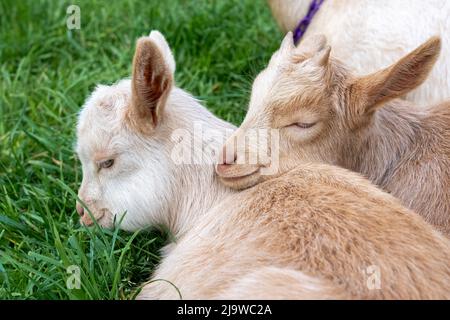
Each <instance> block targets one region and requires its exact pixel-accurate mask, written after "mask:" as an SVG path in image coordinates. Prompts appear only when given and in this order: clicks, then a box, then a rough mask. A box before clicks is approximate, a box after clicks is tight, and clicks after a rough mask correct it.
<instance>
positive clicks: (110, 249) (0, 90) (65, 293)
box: [0, 0, 281, 299]
mask: <svg viewBox="0 0 450 320" xmlns="http://www.w3.org/2000/svg"><path fill="white" fill-rule="evenodd" d="M70 4H77V5H79V6H80V8H81V30H73V31H69V30H67V27H66V17H67V15H66V8H67V7H68V5H70ZM151 29H159V30H160V31H161V32H163V34H164V35H165V36H166V37H167V39H168V41H169V43H170V45H171V47H172V49H173V50H174V54H175V58H176V61H177V74H176V80H177V85H178V86H180V87H182V88H184V89H186V90H188V91H190V92H191V93H193V94H194V95H196V96H197V97H199V98H200V99H202V100H204V101H205V103H206V104H207V106H208V108H209V109H210V110H212V111H213V112H214V113H215V114H216V115H218V116H219V117H222V118H223V119H225V120H228V121H231V122H233V123H235V124H239V122H240V121H241V120H242V118H243V116H244V114H245V109H246V103H247V101H248V94H249V91H250V85H251V80H252V78H253V77H254V75H255V74H256V73H257V72H258V71H259V70H260V69H261V68H262V67H263V65H264V64H265V63H266V62H267V61H268V59H269V57H270V55H271V53H272V52H273V51H274V50H275V49H276V47H277V45H278V43H279V40H280V39H281V34H280V33H279V31H278V30H277V28H276V26H275V24H274V22H273V19H272V17H271V16H270V11H269V9H268V7H267V5H266V2H265V1H263V0H221V1H219V0H214V1H213V0H211V1H206V0H204V1H202V0H190V1H187V0H172V1H161V0H154V1H141V2H138V1H83V2H81V1H69V2H65V1H64V2H62V1H52V0H49V1H34V0H33V1H32V0H29V1H17V0H11V1H10V0H6V1H5V0H2V1H1V2H0V62H1V67H0V79H1V81H0V298H2V299H130V298H133V296H134V295H135V294H136V292H137V289H138V287H139V284H141V283H142V282H143V281H145V280H146V279H148V277H149V276H150V274H151V272H152V269H153V268H154V267H155V265H156V264H157V263H158V260H159V256H158V250H159V248H161V246H162V245H163V244H164V241H165V236H164V235H162V234H160V233H158V232H156V231H145V232H140V233H136V234H127V233H124V232H121V231H117V230H115V231H107V230H100V229H98V228H93V229H87V228H84V227H82V226H80V224H79V222H78V217H77V214H76V212H75V199H76V192H77V188H78V186H79V184H80V180H81V169H80V165H79V163H78V162H77V160H76V157H75V156H74V153H73V142H74V126H75V122H76V115H77V112H78V110H79V109H80V106H81V105H82V104H83V101H84V99H85V98H86V97H87V96H88V94H89V93H90V92H91V91H92V89H93V88H94V86H95V85H96V84H97V83H106V84H110V83H113V82H115V81H117V80H119V79H120V78H122V77H127V76H128V75H129V74H130V67H131V59H132V55H133V50H134V43H135V40H136V38H137V37H139V36H142V35H145V34H148V32H149V31H150V30H151ZM71 265H77V266H79V267H80V270H81V289H80V290H69V289H67V286H66V280H67V278H68V276H70V275H69V274H68V273H67V272H66V268H67V267H68V266H71Z"/></svg>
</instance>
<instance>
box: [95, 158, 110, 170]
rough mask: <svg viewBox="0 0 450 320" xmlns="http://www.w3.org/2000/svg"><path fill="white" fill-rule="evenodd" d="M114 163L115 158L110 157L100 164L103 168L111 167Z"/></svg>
mask: <svg viewBox="0 0 450 320" xmlns="http://www.w3.org/2000/svg"><path fill="white" fill-rule="evenodd" d="M113 164H114V159H109V160H105V161H102V162H100V163H99V164H98V166H99V168H101V169H107V168H111V167H112V165H113Z"/></svg>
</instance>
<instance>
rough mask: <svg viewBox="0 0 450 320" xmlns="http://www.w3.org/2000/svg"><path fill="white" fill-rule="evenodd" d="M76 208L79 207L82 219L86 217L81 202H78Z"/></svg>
mask: <svg viewBox="0 0 450 320" xmlns="http://www.w3.org/2000/svg"><path fill="white" fill-rule="evenodd" d="M76 207H77V212H78V214H79V215H80V217H82V216H83V215H84V208H83V206H82V205H81V204H80V203H79V202H77V205H76Z"/></svg>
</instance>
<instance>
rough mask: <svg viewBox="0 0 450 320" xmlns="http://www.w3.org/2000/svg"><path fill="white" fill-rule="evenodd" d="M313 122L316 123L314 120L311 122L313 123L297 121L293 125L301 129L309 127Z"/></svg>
mask: <svg viewBox="0 0 450 320" xmlns="http://www.w3.org/2000/svg"><path fill="white" fill-rule="evenodd" d="M315 124H316V123H315V122H313V123H305V122H297V123H296V124H295V126H297V127H299V128H301V129H309V128H312V127H314V125H315Z"/></svg>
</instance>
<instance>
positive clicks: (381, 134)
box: [218, 35, 450, 235]
mask: <svg viewBox="0 0 450 320" xmlns="http://www.w3.org/2000/svg"><path fill="white" fill-rule="evenodd" d="M289 37H290V36H289V35H288V36H287V38H289ZM325 44H326V42H325V39H324V37H323V36H318V37H312V38H310V39H308V41H307V42H305V43H304V45H303V46H302V47H301V48H292V49H290V50H286V46H287V45H283V46H282V48H280V50H279V52H277V53H276V54H275V55H274V58H272V60H271V62H270V64H269V66H268V67H267V69H266V70H264V71H263V72H262V73H261V74H260V75H259V76H258V77H257V79H256V80H255V83H254V86H253V91H254V92H255V94H254V97H256V96H258V99H252V100H251V101H250V108H249V113H248V115H247V117H246V119H245V120H244V122H243V124H242V125H241V128H240V129H239V130H238V131H237V133H236V134H235V136H234V137H232V138H231V139H230V142H229V143H234V141H235V140H238V138H239V137H241V136H242V135H245V134H246V132H247V131H248V130H249V129H251V128H255V127H257V128H272V129H273V128H275V129H278V130H279V132H280V136H281V141H280V163H281V164H280V166H281V167H282V170H281V172H283V171H285V170H287V169H289V168H292V167H293V166H295V164H296V162H298V161H318V162H326V163H330V164H337V165H340V166H342V167H344V168H347V169H351V170H353V171H356V172H360V173H362V174H363V175H365V176H367V177H368V178H369V179H370V180H371V181H373V182H374V183H376V184H378V185H379V186H381V187H382V188H383V189H384V190H386V191H388V192H390V193H391V194H393V195H394V196H396V197H398V198H399V199H400V200H401V201H402V203H403V204H404V205H406V206H407V207H409V208H411V209H413V210H414V211H416V212H417V213H419V214H420V215H422V216H423V217H424V218H425V219H426V220H427V221H428V222H429V223H431V224H433V225H434V226H435V227H436V228H437V229H439V230H440V231H443V232H444V233H446V234H447V235H449V234H450V142H449V141H450V103H448V102H447V103H443V104H441V105H437V106H429V107H421V108H418V107H416V106H415V105H413V104H412V103H410V102H406V101H404V100H398V99H397V100H393V99H395V98H398V97H400V96H403V95H404V94H405V93H407V92H409V91H410V90H412V89H414V88H416V87H417V86H419V85H420V84H421V83H422V82H423V81H424V80H425V79H426V76H427V74H428V73H429V72H430V70H431V68H432V66H433V64H434V62H435V61H436V60H437V57H438V55H439V51H440V40H439V38H432V39H430V40H429V41H427V42H426V43H424V44H423V45H422V46H420V47H419V48H417V49H416V50H414V51H413V52H412V53H410V54H409V55H407V56H405V57H404V58H402V59H401V60H400V61H398V62H397V63H395V64H393V65H392V66H391V67H388V68H386V69H384V70H382V71H379V72H376V73H374V74H372V75H368V76H364V77H360V78H359V77H355V76H353V75H352V73H350V72H349V71H348V70H347V68H346V67H345V66H344V65H343V64H342V63H341V62H339V61H337V60H335V59H333V58H331V59H329V58H328V57H329V48H328V47H326V45H325ZM280 53H282V54H280ZM324 57H325V63H323V61H324ZM318 61H321V62H320V63H319V62H318ZM270 84H273V86H271V85H270ZM267 87H270V89H269V90H266V88H267ZM262 90H266V91H267V92H264V93H261V91H262ZM299 122H314V123H315V125H314V126H312V127H311V128H308V129H301V128H298V126H296V125H295V124H296V123H299ZM249 148H251V147H249ZM248 152H255V151H247V153H248ZM245 154H246V153H245V152H243V153H242V157H243V156H244V155H245ZM232 158H237V159H239V156H238V157H236V156H234V157H232ZM249 166H250V165H247V166H241V167H240V169H239V170H237V169H236V168H235V167H236V166H224V167H220V168H218V169H219V171H218V173H219V174H220V175H221V176H222V177H223V178H224V179H223V181H224V182H225V183H227V185H229V186H231V187H234V188H245V187H248V186H251V185H253V184H255V183H256V182H257V181H258V179H259V180H264V179H265V177H263V176H259V177H258V179H255V177H249V176H247V177H245V179H236V177H239V176H244V175H246V174H245V172H246V169H245V168H246V167H249ZM251 167H252V168H254V164H252V165H251ZM230 171H233V174H231V175H230V174H229V172H230ZM239 171H241V173H239ZM227 173H228V174H227ZM230 176H231V177H234V179H229V178H230Z"/></svg>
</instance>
